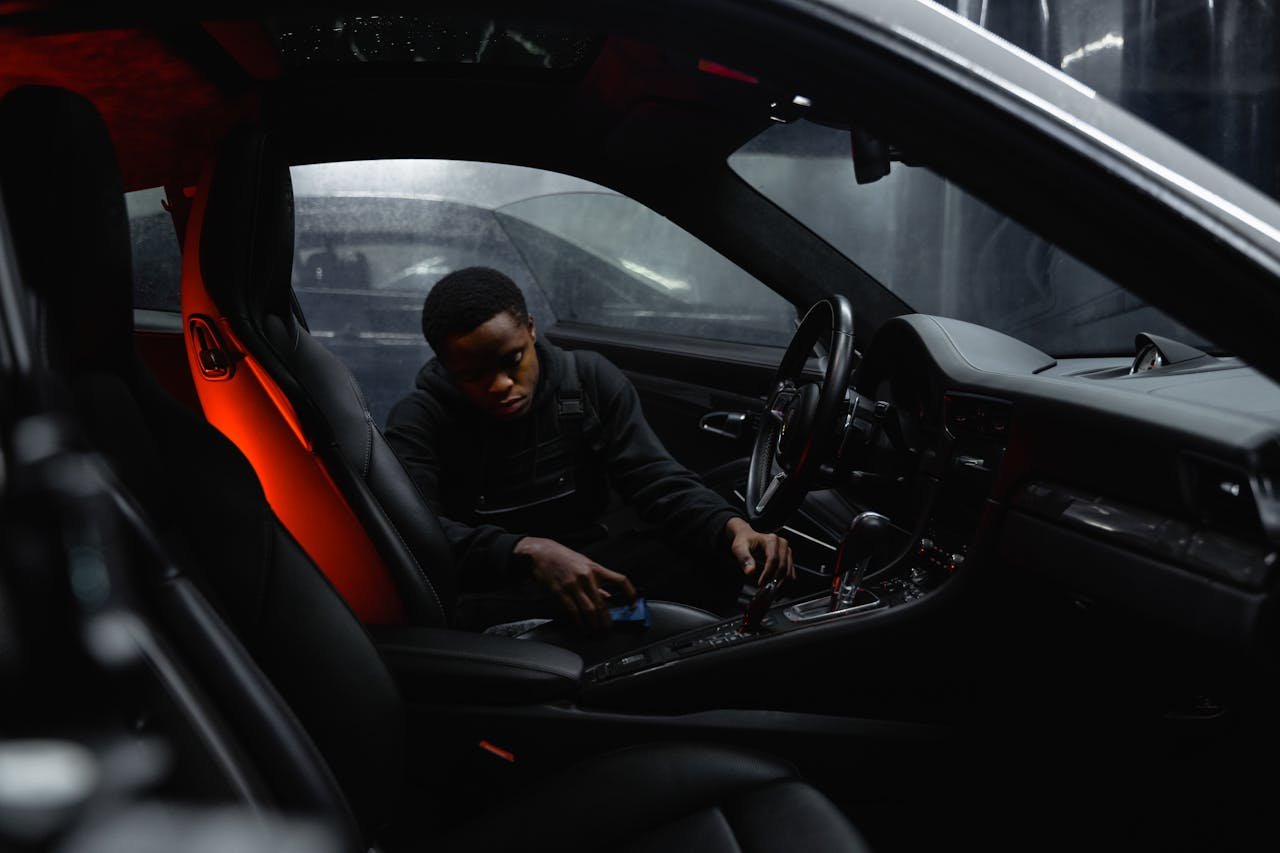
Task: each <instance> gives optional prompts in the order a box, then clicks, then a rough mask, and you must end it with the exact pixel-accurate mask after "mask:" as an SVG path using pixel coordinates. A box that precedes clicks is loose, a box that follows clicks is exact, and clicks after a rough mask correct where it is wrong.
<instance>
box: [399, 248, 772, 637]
mask: <svg viewBox="0 0 1280 853" xmlns="http://www.w3.org/2000/svg"><path fill="white" fill-rule="evenodd" d="M422 329H423V334H424V335H425V336H426V339H427V343H429V344H430V345H431V348H432V349H433V350H435V352H436V357H435V358H433V359H431V360H430V361H429V362H427V364H426V365H425V366H424V367H423V368H422V370H421V371H419V373H418V377H417V381H416V383H415V384H416V387H415V389H414V390H413V392H411V393H410V394H409V395H408V396H407V397H405V398H404V399H402V400H401V401H400V402H398V403H397V404H396V405H395V407H394V408H393V409H392V410H391V414H390V416H389V417H388V420H387V433H386V437H387V441H388V442H389V443H390V444H391V446H392V448H394V449H395V451H396V452H397V454H399V456H400V459H401V460H402V461H403V462H404V464H405V467H406V468H407V469H408V471H409V474H410V475H411V476H412V477H413V479H414V481H415V482H416V483H417V485H418V488H419V489H420V490H421V491H422V494H423V496H424V497H426V499H427V500H428V502H429V503H430V504H431V505H432V507H433V509H435V510H436V513H437V515H439V516H440V521H441V524H442V525H443V527H444V530H445V534H446V535H447V536H448V537H449V540H450V544H451V545H452V547H453V553H454V557H455V560H456V562H457V564H458V565H457V568H458V571H459V587H460V589H462V591H463V592H464V593H472V594H477V593H478V594H481V595H480V596H479V598H480V599H481V600H488V601H489V602H490V605H489V607H488V609H487V610H485V611H483V612H480V613H474V614H471V615H468V611H467V609H466V608H465V607H462V606H460V608H459V619H460V621H463V622H467V621H475V622H485V621H505V620H508V619H512V618H517V617H522V616H550V615H553V614H551V613H547V612H545V609H546V608H545V605H546V601H543V602H541V603H539V601H538V598H539V596H538V595H537V593H538V591H539V590H541V591H542V595H541V598H542V599H550V600H551V601H556V602H558V603H559V605H560V606H562V607H563V608H564V609H565V610H566V611H567V612H568V613H569V614H570V615H571V616H572V617H573V618H574V619H575V620H576V621H578V622H579V623H580V624H582V625H585V626H588V627H604V626H607V625H608V624H609V622H610V619H609V614H608V600H609V598H610V588H612V590H613V592H614V593H620V594H621V595H622V596H624V597H625V598H626V599H627V600H630V599H631V598H633V597H634V596H635V595H636V587H635V585H633V583H632V578H634V579H635V581H636V582H637V583H638V584H639V585H640V586H641V587H642V588H643V590H644V593H645V594H646V595H649V596H651V597H654V598H666V599H672V600H680V601H684V602H686V603H689V604H696V605H700V606H703V607H708V608H709V609H712V610H716V611H718V612H722V613H723V612H725V611H727V610H728V609H730V608H732V607H733V605H734V603H735V602H736V598H737V592H738V590H739V589H740V588H741V586H742V583H743V581H744V579H754V580H755V581H756V582H757V583H763V582H764V581H765V580H767V579H769V578H771V577H773V576H774V575H775V574H777V573H779V572H782V573H786V574H787V575H788V576H792V577H794V568H793V567H792V562H791V549H790V547H789V546H788V545H787V542H786V540H785V539H783V538H781V537H779V536H776V535H774V534H767V533H760V532H759V531H756V530H754V529H753V528H752V527H751V526H750V525H749V524H748V523H747V522H746V520H744V519H743V518H741V517H740V516H739V515H738V514H737V512H736V511H735V510H734V509H733V508H732V507H731V506H730V505H729V504H728V503H727V502H726V501H725V500H724V499H722V498H721V497H720V496H719V495H717V494H716V493H715V492H713V491H711V490H710V489H708V488H707V487H706V486H705V485H703V484H702V482H701V481H699V480H698V478H697V477H696V476H695V475H694V474H693V473H692V472H690V471H689V470H687V469H686V468H684V467H683V466H681V465H680V464H679V463H678V462H676V461H675V460H674V459H672V458H671V456H670V455H669V454H668V453H667V451H666V449H665V448H664V447H663V446H662V443H661V442H660V441H659V440H658V437H657V436H656V435H655V434H654V433H653V430H652V429H650V427H649V425H648V424H647V423H646V422H645V419H644V415H643V413H642V412H641V410H640V400H639V397H638V396H637V394H636V392H635V389H634V388H633V387H632V386H631V383H630V382H628V381H627V379H626V377H624V376H623V375H622V372H621V371H619V370H618V369H617V368H616V367H614V366H613V365H612V364H610V363H609V362H608V361H606V360H605V359H604V358H603V357H602V356H600V355H598V354H596V353H592V352H585V351H581V352H574V353H570V352H566V351H564V350H561V349H559V348H557V347H555V346H552V345H551V344H549V343H546V342H542V341H538V336H537V329H536V328H535V326H534V322H533V317H532V316H530V315H529V312H528V309H527V307H526V306H525V301H524V297H523V295H522V294H521V293H520V290H519V289H518V288H517V287H516V285H515V283H514V282H512V281H511V279H510V278H508V277H507V276H505V275H503V274H502V273H500V272H498V271H497V270H492V269H488V268H486V267H469V268H467V269H461V270H457V271H455V272H453V273H450V274H449V275H447V276H445V277H444V278H442V279H441V280H440V281H439V282H438V283H437V284H436V285H435V287H434V288H433V289H432V290H431V293H430V294H428V296H427V299H426V303H425V304H424V305H423V311H422ZM611 488H612V489H616V490H617V492H618V493H620V494H621V495H622V497H623V498H624V499H625V500H626V501H627V502H628V503H629V504H630V505H631V506H632V507H633V508H634V509H635V510H636V511H637V513H638V514H639V516H640V518H641V519H642V520H643V521H645V522H647V523H649V524H652V525H653V526H655V527H656V528H658V529H659V530H660V531H661V533H662V534H663V538H664V539H666V540H667V542H669V543H670V544H671V545H673V546H674V548H675V549H676V550H669V549H665V548H662V547H661V546H660V545H658V544H657V543H656V542H655V540H652V539H649V540H647V541H641V540H640V539H639V538H638V537H634V536H633V537H628V538H627V539H625V540H623V541H622V542H621V543H619V542H618V541H617V540H613V541H609V540H604V541H603V542H602V541H600V540H601V533H602V528H601V526H600V524H599V520H600V517H601V515H602V514H603V513H604V510H605V509H606V507H607V506H608V504H609V499H610V489H611ZM584 552H585V553H584ZM589 555H595V557H596V559H593V557H592V556H589ZM605 555H607V556H605ZM604 562H608V563H613V565H612V566H608V567H607V566H605V565H602V564H601V563H604ZM629 576H630V577H629ZM495 600H505V601H506V602H507V604H508V605H512V604H514V605H515V609H513V608H512V607H511V606H507V607H505V608H501V609H499V610H495V609H494V608H493V606H492V602H493V601H495ZM615 603H617V602H616V601H615ZM517 611H519V612H517ZM472 627H483V625H482V624H476V625H472Z"/></svg>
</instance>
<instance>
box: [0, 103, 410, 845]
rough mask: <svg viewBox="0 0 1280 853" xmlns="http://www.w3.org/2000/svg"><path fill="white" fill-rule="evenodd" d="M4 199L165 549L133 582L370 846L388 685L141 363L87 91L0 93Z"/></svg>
mask: <svg viewBox="0 0 1280 853" xmlns="http://www.w3.org/2000/svg"><path fill="white" fill-rule="evenodd" d="M0 197H2V198H3V203H4V205H5V209H6V212H7V214H8V219H9V221H10V223H11V233H12V239H13V246H14V250H15V254H16V256H17V259H18V266H19V272H20V274H21V277H22V280H23V282H24V285H25V286H26V287H27V289H28V290H29V291H30V292H31V295H32V297H33V298H32V300H31V301H32V303H33V304H34V305H35V306H37V309H38V312H39V314H40V315H41V317H40V321H39V322H38V324H37V325H38V328H39V342H40V343H39V350H40V352H39V353H38V354H37V356H38V358H39V360H40V361H41V362H42V363H44V364H45V365H46V366H47V367H49V368H51V369H53V370H54V371H55V372H56V373H58V374H60V375H61V378H62V379H64V380H65V382H66V384H68V385H69V386H70V387H71V389H72V392H73V397H74V402H75V404H76V408H77V410H78V412H79V414H80V415H81V420H82V423H83V426H84V428H85V431H86V433H87V438H88V440H89V442H90V443H91V444H92V445H93V446H94V448H95V449H97V450H98V451H100V452H101V453H102V454H103V455H104V456H106V457H107V459H109V460H110V462H111V464H112V467H113V468H114V469H115V471H116V472H117V474H118V476H119V478H120V479H121V480H122V481H123V483H124V484H125V486H126V487H127V488H128V490H129V492H130V494H131V495H132V496H133V497H134V498H136V500H137V503H138V504H139V505H140V506H141V508H142V509H143V511H145V513H146V514H147V516H148V518H147V519H146V520H145V525H146V529H147V531H148V532H149V533H150V534H153V535H154V537H155V538H156V539H157V540H158V541H159V543H160V545H161V547H162V548H163V550H164V551H165V553H167V554H171V555H172V559H166V560H165V561H164V562H163V563H162V564H161V565H160V566H159V568H160V570H161V571H159V572H158V573H156V574H154V575H153V576H151V577H146V578H143V579H142V580H143V582H144V585H145V588H146V590H147V594H148V595H149V596H151V597H152V599H153V603H154V604H155V605H156V606H157V607H159V608H160V609H161V610H162V611H163V614H164V615H163V617H162V621H163V622H164V623H165V624H166V626H167V628H168V629H169V631H170V632H171V639H172V640H173V642H174V643H175V644H177V645H178V646H179V647H180V650H181V652H182V653H183V660H184V662H185V663H186V664H187V665H188V666H190V667H192V668H193V669H195V670H197V675H198V676H199V677H200V680H201V682H202V686H203V688H204V689H205V690H206V691H208V692H209V693H210V694H211V696H212V697H213V699H214V701H215V702H216V704H217V705H218V707H219V711H220V712H221V713H222V714H223V715H224V716H225V717H226V718H227V719H229V720H230V721H231V722H232V723H233V724H234V725H235V726H236V728H237V730H238V732H239V733H240V734H241V736H242V738H243V741H244V745H245V746H246V747H247V748H248V749H250V750H251V751H252V752H253V755H254V759H255V766H256V767H257V768H259V770H260V772H261V773H262V774H263V775H264V776H266V777H267V779H266V781H267V783H268V785H270V786H271V787H272V788H273V789H274V791H275V793H276V796H277V798H278V800H279V802H280V804H281V805H283V806H285V807H287V808H295V809H304V810H312V811H321V812H323V813H324V814H326V815H328V816H329V817H331V818H334V819H336V820H339V821H342V820H343V818H344V816H349V815H351V814H354V821H353V822H354V823H356V824H357V825H358V827H359V830H360V832H359V834H361V835H363V838H364V845H363V846H365V847H367V845H368V843H369V841H370V840H371V839H372V838H373V837H374V836H375V834H376V831H377V828H378V827H379V826H381V825H382V824H384V823H385V822H386V821H387V820H389V818H390V816H391V814H392V813H393V811H394V808H395V806H396V802H397V797H398V792H399V791H400V790H401V789H402V785H403V781H404V770H405V768H404V751H405V720H404V710H403V705H402V702H401V700H400V697H399V695H398V691H397V688H396V686H395V683H394V681H393V679H392V676H391V674H390V672H389V671H388V670H387V668H386V666H385V664H384V663H383V661H382V659H381V657H380V656H379V655H378V652H377V650H376V649H375V648H374V646H373V643H372V641H371V640H370V639H369V637H368V635H367V634H366V633H365V631H364V630H363V628H362V627H361V625H360V623H359V622H358V621H357V620H356V618H355V617H354V616H353V614H352V612H351V610H350V609H348V607H347V606H346V605H345V604H344V603H343V601H342V599H341V598H340V597H339V596H338V595H337V594H335V592H334V589H333V588H332V587H331V586H330V585H329V583H328V582H327V581H326V579H325V577H324V575H323V574H321V573H320V571H318V570H317V568H316V567H315V565H314V564H313V563H312V562H311V561H310V560H309V559H308V557H307V555H306V554H305V553H304V552H303V551H302V549H301V548H299V547H298V545H297V543H296V542H295V541H294V540H293V539H292V537H290V536H289V535H288V533H287V532H286V531H285V530H284V529H283V528H282V527H281V526H280V524H279V523H278V521H277V520H276V518H275V516H274V515H273V514H272V512H271V510H270V508H269V507H268V505H267V502H266V499H265V497H264V495H263V492H262V489H261V487H260V486H259V484H258V480H257V478H256V476H255V475H254V473H253V469H252V468H250V466H249V464H248V463H247V462H246V461H245V459H244V457H243V456H242V455H241V454H240V453H239V452H238V451H237V450H236V448H235V447H234V446H233V445H232V444H231V443H230V442H229V441H228V440H227V439H226V438H224V437H223V436H222V435H221V434H220V433H218V432H217V431H216V430H215V429H213V428H212V427H210V426H209V425H208V424H207V423H206V422H205V421H204V420H203V419H201V418H199V417H197V416H195V415H193V414H192V413H191V412H190V411H189V410H187V409H186V408H185V407H184V406H182V405H181V404H180V403H178V402H177V401H175V400H173V399H172V398H171V397H169V396H168V395H167V394H166V393H165V392H164V391H163V390H162V389H161V388H160V387H159V385H158V384H156V383H155V381H154V380H152V379H151V378H150V375H149V374H148V373H147V371H146V370H145V368H143V367H142V365H141V362H140V361H139V360H138V358H137V356H136V354H135V352H134V350H133V345H132V331H133V323H132V311H131V302H132V291H133V282H132V270H131V260H130V249H129V245H130V243H129V225H128V220H127V218H126V215H125V206H124V197H123V192H122V188H121V184H120V176H119V172H118V169H117V166H116V162H115V157H114V153H113V149H112V146H111V141H110V137H109V136H108V134H107V129H106V127H105V125H104V124H103V122H102V119H101V117H100V116H99V115H98V113H97V111H96V110H95V109H94V107H93V106H92V105H91V104H90V103H89V102H88V101H86V100H85V99H83V98H81V97H79V96H77V95H73V94H71V93H69V92H66V91H63V90H58V89H51V88H46V87H27V88H24V89H19V90H15V91H13V92H10V93H9V94H8V95H6V96H5V97H4V99H3V100H2V101H0ZM228 629H229V630H228ZM246 651H247V653H248V654H247V655H246V654H245V652H246ZM264 675H265V677H263V676H264ZM281 700H283V701H281ZM286 703H287V704H286ZM299 723H300V724H301V728H299ZM317 750H318V751H317ZM335 786H337V787H335ZM348 806H349V810H348ZM347 834H348V835H351V834H354V833H347Z"/></svg>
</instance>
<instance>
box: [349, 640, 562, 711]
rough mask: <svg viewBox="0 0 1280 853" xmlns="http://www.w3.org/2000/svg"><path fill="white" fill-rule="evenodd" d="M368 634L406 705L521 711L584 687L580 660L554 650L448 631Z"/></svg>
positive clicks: (520, 641)
mask: <svg viewBox="0 0 1280 853" xmlns="http://www.w3.org/2000/svg"><path fill="white" fill-rule="evenodd" d="M368 630H369V633H370V634H371V635H372V637H373V640H374V643H375V644H376V645H377V647H378V651H379V652H380V653H381V655H382V658H383V660H385V661H386V663H387V666H388V668H390V670H391V672H392V675H394V676H395V679H396V682H397V683H398V684H399V686H400V690H401V692H402V693H403V694H404V696H405V698H406V699H410V700H415V699H417V700H425V701H430V702H433V703H445V702H448V703H453V704H459V705H473V704H480V705H524V704H533V703H539V702H553V701H556V700H559V699H571V698H573V697H574V696H575V695H576V694H577V692H578V688H579V686H580V685H581V683H582V669H583V664H582V658H580V657H579V656H578V655H576V654H574V653H573V652H571V651H568V650H567V649H562V648H560V647H558V646H551V645H547V644H545V643H532V642H528V641H524V640H517V639H513V638H510V637H494V636H488V635H485V634H472V633H468V632H465V631H453V630H449V629H446V628H421V627H416V626H408V625H379V626H369V627H368Z"/></svg>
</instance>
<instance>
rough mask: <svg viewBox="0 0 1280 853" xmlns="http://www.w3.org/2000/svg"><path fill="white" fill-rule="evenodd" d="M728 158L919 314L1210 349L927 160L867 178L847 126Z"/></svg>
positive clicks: (1031, 333) (1070, 339)
mask: <svg viewBox="0 0 1280 853" xmlns="http://www.w3.org/2000/svg"><path fill="white" fill-rule="evenodd" d="M729 165H730V166H731V167H732V168H733V170H734V171H736V172H737V173H738V174H739V175H740V176H742V178H743V179H745V180H746V181H747V182H748V183H750V184H751V185H752V186H753V187H755V188H756V189H757V190H759V191H760V192H761V193H763V194H764V195H766V196H768V197H769V198H770V199H772V200H773V201H774V202H775V203H776V204H777V205H778V206H779V207H781V208H783V209H784V210H786V211H787V212H788V213H790V214H791V215H792V216H794V217H795V218H796V219H798V220H800V221H801V222H802V223H804V224H805V225H806V226H808V227H809V228H810V229H812V230H813V231H814V232H815V233H817V234H818V235H820V236H821V237H823V238H824V239H825V240H827V241H828V242H829V243H831V245H832V246H834V247H835V248H836V249H838V250H840V251H841V252H843V253H844V254H845V255H846V256H847V257H849V258H850V259H851V260H853V261H855V262H856V263H857V264H858V265H859V266H860V267H862V268H863V269H864V270H866V271H867V272H868V273H870V274H871V276H872V277H874V278H875V279H876V280H877V281H879V282H880V283H881V284H882V285H884V286H885V287H887V288H888V289H889V290H891V291H893V293H894V294H895V295H897V296H898V297H899V298H901V299H902V301H904V302H906V303H907V304H908V305H909V306H911V308H912V309H913V310H915V311H919V312H922V313H925V314H938V315H942V316H945V317H954V318H956V319H959V320H968V321H970V322H973V323H978V324H980V325H983V326H988V327H990V328H992V329H996V330H998V331H1001V332H1004V333H1005V334H1007V335H1012V336H1013V337H1016V338H1020V339H1021V340H1024V341H1026V342H1027V343H1029V344H1031V345H1032V346H1035V347H1037V348H1039V349H1041V350H1043V351H1044V352H1047V353H1050V354H1052V355H1055V356H1070V355H1090V354H1096V355H1104V354H1111V355H1115V354H1120V353H1132V351H1133V339H1134V335H1135V334H1136V333H1138V332H1153V333H1155V334H1159V335H1165V336H1168V337H1171V338H1174V339H1176V340H1180V341H1183V342H1185V343H1188V344H1190V345H1192V346H1197V347H1201V348H1211V345H1210V344H1208V343H1207V342H1206V341H1205V340H1204V339H1203V338H1202V337H1201V336H1200V335H1198V334H1196V333H1194V332H1192V331H1191V330H1189V329H1187V328H1186V327H1185V326H1183V325H1182V324H1181V323H1178V322H1176V321H1175V320H1173V319H1172V318H1170V317H1168V316H1166V315H1165V314H1163V313H1161V312H1160V311H1157V310H1156V309H1155V308H1152V307H1151V306H1150V305H1147V304H1146V303H1145V302H1143V301H1142V300H1141V299H1138V298H1137V297H1136V296H1134V295H1133V294H1131V293H1129V292H1128V291H1126V290H1124V289H1123V288H1122V287H1120V286H1119V285H1118V284H1116V283H1114V282H1113V281H1111V280H1110V279H1109V278H1107V277H1106V276H1104V275H1102V274H1101V273H1098V272H1096V271H1095V270H1093V269H1092V268H1090V267H1088V266H1086V265H1085V264H1083V263H1081V262H1080V261H1078V260H1076V259H1075V258H1073V257H1072V256H1071V255H1069V254H1067V253H1066V252H1065V251H1063V250H1062V249H1060V248H1059V247H1057V246H1055V245H1053V244H1052V243H1049V242H1047V241H1045V240H1043V239H1041V238H1040V237H1039V236H1037V235H1036V234H1033V233H1032V232H1030V231H1028V230H1027V229H1026V228H1023V227H1022V226H1021V225H1019V224H1018V223H1017V222H1015V221H1013V220H1012V219H1010V218H1008V217H1007V216H1004V215H1003V214H1001V213H1000V212H999V211H997V210H994V209H993V208H991V207H989V206H988V205H986V204H984V203H983V202H982V201H980V200H979V199H977V198H975V197H973V196H971V195H969V194H968V193H967V192H965V191H964V190H962V189H961V188H960V187H958V186H956V185H955V184H952V183H951V182H949V181H947V180H946V179H945V178H943V177H941V176H939V175H937V174H935V173H933V172H931V171H929V170H928V169H926V168H924V167H919V166H914V167H913V166H906V165H903V164H901V163H894V164H893V167H892V170H891V171H890V173H889V174H888V175H887V176H886V177H884V178H882V179H881V180H879V181H876V182H874V183H870V184H858V183H857V182H856V180H855V178H854V172H853V160H852V157H851V148H850V134H849V131H847V130H837V129H834V128H829V127H824V126H821V125H817V124H813V123H810V122H806V121H799V122H795V123H794V124H789V125H775V126H773V127H771V128H770V129H768V130H766V131H765V132H764V133H762V134H761V135H760V136H758V137H756V138H755V139H754V140H752V141H751V142H749V143H747V144H746V145H745V146H743V148H742V149H741V150H739V151H738V152H736V153H735V154H734V155H733V156H732V157H731V158H730V160H729ZM835 286H837V287H838V286H839V284H838V283H836V284H835ZM849 295H850V296H853V294H849Z"/></svg>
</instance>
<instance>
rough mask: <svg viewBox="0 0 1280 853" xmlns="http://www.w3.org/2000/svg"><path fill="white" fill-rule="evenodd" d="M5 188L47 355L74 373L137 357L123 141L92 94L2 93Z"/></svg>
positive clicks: (0, 171) (0, 157)
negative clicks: (114, 137)
mask: <svg viewBox="0 0 1280 853" xmlns="http://www.w3.org/2000/svg"><path fill="white" fill-rule="evenodd" d="M0 195H2V197H3V203H4V205H5V210H6V213H7V214H8V219H9V229H10V232H11V234H12V237H13V246H14V253H15V255H16V256H17V260H18V269H19V272H20V273H21V275H22V279H23V282H24V284H25V286H26V287H27V289H28V290H29V291H31V292H32V293H33V294H34V295H35V296H36V298H37V301H38V302H39V303H40V304H41V305H42V327H41V329H40V333H39V346H40V349H41V351H42V352H41V357H43V359H44V360H45V361H46V363H47V364H48V365H49V366H50V367H52V368H54V369H56V370H60V371H64V372H66V373H67V374H68V375H74V374H78V373H81V372H84V371H88V370H123V369H126V368H127V366H129V365H132V364H133V338H132V333H133V268H132V263H131V260H130V241H129V219H128V215H127V214H126V212H125V202H124V190H123V186H122V183H121V179H120V169H119V167H118V166H117V164H116V156H115V149H114V148H113V147H112V145H111V137H110V135H109V134H108V132H107V126H106V124H105V123H104V122H103V120H102V116H100V115H99V114H98V111H97V109H96V108H95V107H94V106H93V104H91V103H89V101H88V100H86V99H85V98H83V97H81V96H80V95H76V94H74V93H72V92H68V91H66V90H63V89H55V88H51V87H47V86H24V87H21V88H18V89H14V90H13V91H11V92H9V93H8V94H7V95H5V96H4V98H3V99H0Z"/></svg>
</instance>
